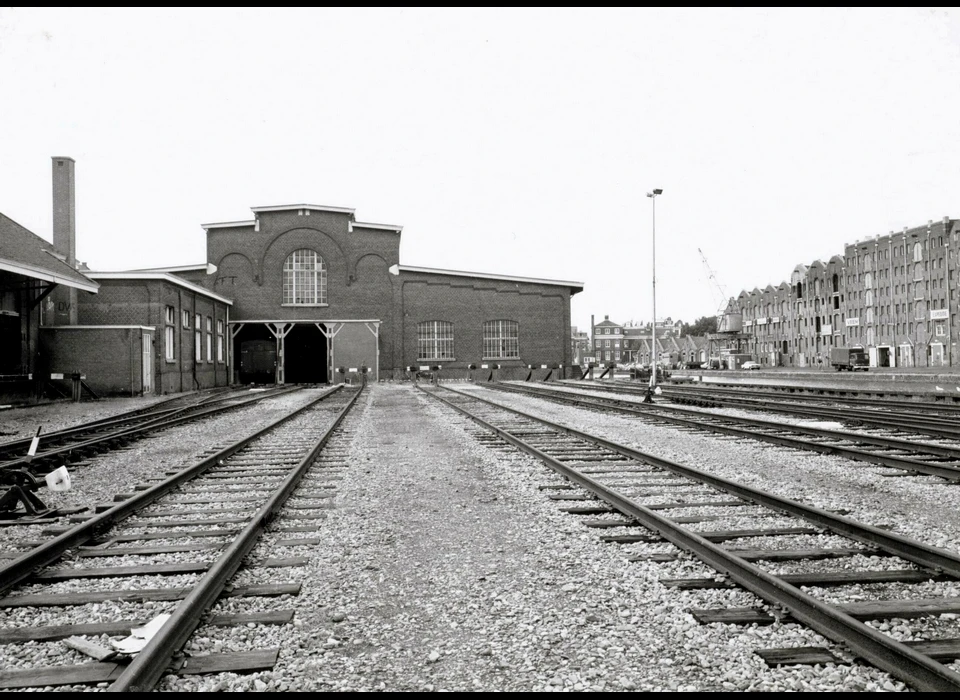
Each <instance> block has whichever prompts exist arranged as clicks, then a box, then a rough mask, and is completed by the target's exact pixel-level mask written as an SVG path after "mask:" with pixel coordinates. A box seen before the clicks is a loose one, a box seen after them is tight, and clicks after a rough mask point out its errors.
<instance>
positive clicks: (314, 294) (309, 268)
mask: <svg viewBox="0 0 960 700" xmlns="http://www.w3.org/2000/svg"><path fill="white" fill-rule="evenodd" d="M283 303H284V304H295V305H296V304H301V305H316V304H326V303H327V266H326V264H324V262H323V258H321V257H320V256H319V255H317V251H315V250H309V249H308V248H302V249H300V250H295V251H293V253H291V254H290V257H288V258H287V261H286V262H285V263H284V264H283Z"/></svg>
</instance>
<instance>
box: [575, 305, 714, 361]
mask: <svg viewBox="0 0 960 700" xmlns="http://www.w3.org/2000/svg"><path fill="white" fill-rule="evenodd" d="M681 326H682V324H681V322H679V321H676V322H674V321H673V320H672V319H670V318H666V319H662V320H658V321H657V325H656V347H655V348H654V350H653V352H651V345H652V342H653V335H654V334H653V331H652V329H651V327H650V324H649V323H648V324H646V325H645V326H625V325H621V324H619V323H616V322H615V321H611V320H610V317H609V316H604V317H603V321H600V322H599V323H595V324H593V334H592V337H593V345H592V351H593V355H592V357H593V358H594V361H595V362H598V363H607V362H613V363H616V364H630V363H640V364H650V358H651V356H653V355H656V357H657V361H658V362H660V363H662V364H664V365H670V366H677V365H680V364H690V363H695V362H700V363H702V362H705V361H706V339H705V338H702V337H697V336H689V335H688V336H681V335H680V332H681Z"/></svg>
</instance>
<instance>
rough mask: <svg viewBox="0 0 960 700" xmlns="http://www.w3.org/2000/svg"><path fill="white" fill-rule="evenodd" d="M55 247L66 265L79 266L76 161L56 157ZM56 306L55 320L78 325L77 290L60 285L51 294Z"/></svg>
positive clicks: (54, 186)
mask: <svg viewBox="0 0 960 700" xmlns="http://www.w3.org/2000/svg"><path fill="white" fill-rule="evenodd" d="M52 160H53V249H54V250H55V251H56V252H57V253H59V254H60V255H62V256H64V258H65V259H66V262H67V264H68V265H69V266H70V267H72V268H74V269H76V267H77V197H76V180H75V176H74V160H73V158H68V157H67V156H53V159H52ZM49 299H50V302H51V303H52V304H53V305H54V314H53V323H54V324H59V325H71V326H75V325H77V290H76V288H74V287H63V286H61V287H59V288H58V289H55V290H53V292H52V293H51V294H50V297H49Z"/></svg>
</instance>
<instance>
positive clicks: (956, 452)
mask: <svg viewBox="0 0 960 700" xmlns="http://www.w3.org/2000/svg"><path fill="white" fill-rule="evenodd" d="M490 386H491V387H492V388H496V389H503V390H506V391H514V392H518V393H530V394H534V395H543V396H547V397H551V398H553V397H558V398H559V397H562V398H564V399H567V398H570V399H571V400H572V398H573V397H582V398H583V399H584V401H583V403H584V404H586V405H590V406H593V405H596V406H602V407H605V408H607V407H609V408H616V409H620V408H626V409H634V410H630V411H628V412H629V413H632V414H643V415H650V416H651V418H653V417H655V416H656V417H659V415H660V414H659V413H658V412H661V411H662V412H669V413H682V414H685V415H688V416H698V417H702V416H707V417H710V418H716V419H718V420H728V421H731V422H735V423H746V424H748V425H756V426H757V427H761V428H769V429H771V430H787V431H789V432H795V433H804V434H807V435H816V436H818V437H825V438H830V439H839V440H849V441H850V442H860V443H867V444H871V445H875V446H877V447H888V448H891V449H903V450H913V451H919V450H916V446H917V445H920V446H921V447H922V448H923V451H924V452H926V453H927V454H929V455H931V456H936V457H946V458H948V459H954V460H960V449H957V448H955V447H945V446H943V445H936V444H933V443H929V442H916V441H914V440H904V439H902V438H887V437H880V436H877V435H867V434H863V433H851V432H848V431H845V430H828V429H826V428H812V427H810V426H804V425H787V424H785V423H778V422H776V421H768V420H763V419H762V418H747V417H744V416H726V415H722V414H715V413H708V412H705V411H697V410H694V409H690V408H683V407H681V406H673V405H664V404H654V405H652V406H651V405H650V404H641V403H638V402H636V401H623V400H621V399H611V398H607V397H605V396H591V395H588V394H581V393H578V392H576V391H574V390H558V389H550V388H547V387H541V386H527V385H524V384H505V383H503V382H498V383H494V384H491V385H490ZM598 391H599V390H598ZM576 400H577V402H578V403H580V398H577V399H576ZM593 402H597V403H596V404H594V403H593ZM611 404H613V405H611ZM884 427H887V428H889V427H891V426H889V425H886V426H884ZM893 427H895V428H898V427H900V424H897V425H895V426H893ZM957 473H958V476H960V470H958V472H957Z"/></svg>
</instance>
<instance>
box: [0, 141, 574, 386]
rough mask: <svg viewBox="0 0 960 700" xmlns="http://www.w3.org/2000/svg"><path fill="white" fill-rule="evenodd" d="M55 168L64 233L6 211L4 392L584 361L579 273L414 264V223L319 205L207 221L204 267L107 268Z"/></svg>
mask: <svg viewBox="0 0 960 700" xmlns="http://www.w3.org/2000/svg"><path fill="white" fill-rule="evenodd" d="M52 168H53V208H54V216H53V243H52V244H51V243H49V242H47V241H46V240H45V239H43V238H41V237H40V236H38V235H36V234H34V233H33V232H31V231H29V230H28V229H27V228H25V227H24V226H21V225H20V224H18V223H17V222H15V221H13V220H11V219H10V218H8V217H6V216H4V215H3V214H0V394H18V393H19V394H23V393H29V392H43V391H45V390H47V389H51V388H55V387H56V386H57V382H58V381H60V380H61V379H63V380H67V379H68V378H69V376H70V375H73V374H79V375H82V376H83V377H84V379H83V381H84V383H85V385H86V386H87V387H88V388H89V389H91V390H92V391H93V392H94V393H106V394H143V393H170V392H179V391H186V390H194V389H201V388H207V387H215V386H223V385H227V384H231V383H238V382H239V383H248V382H264V383H266V382H270V383H272V382H277V383H288V382H298V383H330V382H339V381H360V380H361V379H369V380H374V381H375V380H378V379H388V378H403V377H409V376H411V373H415V372H418V371H422V370H430V371H436V368H438V367H439V368H442V369H441V370H440V371H442V372H443V373H444V374H445V375H446V376H450V377H457V376H464V377H465V376H469V374H470V373H471V371H472V369H471V368H472V367H476V368H478V369H479V368H483V367H484V366H486V367H487V368H491V369H492V368H496V369H497V370H498V371H499V373H500V374H499V376H501V377H504V378H509V377H512V376H518V377H519V376H526V374H527V373H528V368H529V367H530V366H531V365H532V366H536V367H541V366H543V365H547V366H549V367H551V368H554V367H555V368H558V369H560V370H561V372H563V373H564V374H567V375H569V374H570V373H571V372H572V371H575V370H578V369H579V368H574V367H573V356H572V350H571V347H570V343H569V338H570V337H571V330H570V301H571V298H572V296H573V295H574V294H577V293H578V292H580V291H582V290H583V284H582V283H580V282H572V281H563V280H552V279H542V278H535V277H520V276H508V275H498V274H489V273H478V272H463V271H455V270H442V269H436V268H424V267H413V266H408V265H401V264H400V238H401V232H402V227H401V226H395V225H390V224H377V223H364V222H360V221H357V219H356V217H355V212H354V210H353V209H348V208H342V207H330V206H318V205H309V204H295V205H285V206H269V207H254V208H253V209H252V210H251V211H252V213H253V216H252V218H250V219H248V220H243V221H227V222H217V223H208V224H202V225H201V226H202V227H203V229H204V230H205V233H206V243H207V245H206V248H207V256H206V258H207V259H206V261H205V262H203V263H200V264H196V265H183V266H175V267H162V268H150V269H139V270H125V271H117V272H100V271H94V270H91V269H89V268H88V266H86V265H83V264H81V263H79V262H78V261H77V260H76V252H75V251H76V222H75V210H76V204H75V199H74V191H75V163H74V161H73V159H71V158H67V157H54V158H53V160H52ZM158 245H159V243H158Z"/></svg>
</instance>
